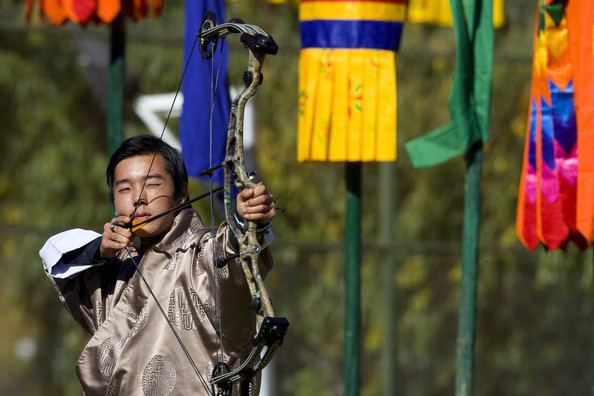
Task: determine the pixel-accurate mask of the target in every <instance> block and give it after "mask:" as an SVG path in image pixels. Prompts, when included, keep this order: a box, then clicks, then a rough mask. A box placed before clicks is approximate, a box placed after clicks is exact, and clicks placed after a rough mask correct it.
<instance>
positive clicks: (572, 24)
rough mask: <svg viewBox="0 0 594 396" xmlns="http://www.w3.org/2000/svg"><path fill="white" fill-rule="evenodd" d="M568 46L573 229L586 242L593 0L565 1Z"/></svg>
mask: <svg viewBox="0 0 594 396" xmlns="http://www.w3.org/2000/svg"><path fill="white" fill-rule="evenodd" d="M567 19H568V27H569V50H570V58H571V62H572V64H573V65H574V66H573V75H574V81H575V83H574V85H575V104H576V105H575V108H576V116H577V142H578V156H579V161H578V176H577V203H576V205H577V213H576V224H577V229H578V231H579V232H580V233H581V235H582V236H583V237H585V239H586V241H587V242H588V244H592V242H594V73H592V70H594V45H593V43H594V4H593V3H592V1H591V0H572V1H570V2H569V4H568V9H567Z"/></svg>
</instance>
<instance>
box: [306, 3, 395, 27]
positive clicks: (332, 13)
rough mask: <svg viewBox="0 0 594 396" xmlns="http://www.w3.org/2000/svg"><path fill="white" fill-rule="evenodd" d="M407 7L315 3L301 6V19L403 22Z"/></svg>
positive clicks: (389, 4) (388, 4) (392, 4)
mask: <svg viewBox="0 0 594 396" xmlns="http://www.w3.org/2000/svg"><path fill="white" fill-rule="evenodd" d="M405 18H406V5H404V4H395V3H380V2H337V1H314V2H305V3H302V4H301V7H300V9H299V19H300V20H302V21H306V20H313V19H334V20H355V19H356V20H382V21H390V22H402V21H404V19H405Z"/></svg>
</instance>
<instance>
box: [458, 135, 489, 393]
mask: <svg viewBox="0 0 594 396" xmlns="http://www.w3.org/2000/svg"><path fill="white" fill-rule="evenodd" d="M482 164H483V149H482V145H481V144H476V145H474V146H472V147H471V148H470V149H469V150H468V152H467V154H466V181H465V186H464V229H463V235H462V281H461V293H460V309H459V316H458V342H457V347H456V396H470V395H472V394H473V392H474V390H473V385H474V378H473V377H474V339H475V332H476V288H477V287H476V283H477V273H478V241H479V224H480V207H481V168H482Z"/></svg>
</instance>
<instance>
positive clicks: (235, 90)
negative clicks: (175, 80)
mask: <svg viewBox="0 0 594 396" xmlns="http://www.w3.org/2000/svg"><path fill="white" fill-rule="evenodd" d="M240 89H241V88H240V87H231V90H230V91H231V97H232V98H233V97H234V96H236V95H238V94H239V92H240ZM173 98H175V93H174V92H171V93H162V94H152V95H142V96H139V97H138V98H137V99H136V100H135V101H134V113H136V115H137V116H138V118H140V119H141V120H142V122H144V124H145V125H146V127H147V128H148V129H149V131H150V132H151V133H152V134H153V135H155V136H157V137H159V136H161V133H163V140H164V141H165V142H167V143H168V144H170V145H171V146H173V147H175V148H176V149H178V150H181V143H180V141H179V137H178V134H177V133H173V132H171V130H170V129H169V127H165V120H166V119H167V114H168V113H169V109H171V104H172V103H173ZM183 103H184V97H183V94H182V93H181V92H180V93H178V95H177V99H175V103H174V104H173V109H171V118H179V117H180V116H181V109H182V104H183ZM196 111H209V109H196ZM163 128H164V129H165V130H164V131H163ZM254 131H255V119H254V106H253V104H252V102H248V103H247V105H246V108H245V113H244V120H243V145H244V149H245V150H246V151H247V150H249V149H250V148H251V147H253V145H254V135H255V134H254ZM226 132H227V131H226V130H225V133H226ZM272 366H273V364H270V365H268V366H267V368H266V369H264V371H263V372H262V384H261V389H260V396H272V394H273V392H274V389H273V385H274V378H273V377H274V374H273V373H274V369H273V368H272Z"/></svg>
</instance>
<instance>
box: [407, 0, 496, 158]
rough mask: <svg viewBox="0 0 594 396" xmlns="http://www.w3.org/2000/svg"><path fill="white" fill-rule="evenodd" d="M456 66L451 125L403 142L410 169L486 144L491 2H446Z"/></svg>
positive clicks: (450, 99)
mask: <svg viewBox="0 0 594 396" xmlns="http://www.w3.org/2000/svg"><path fill="white" fill-rule="evenodd" d="M450 7H451V8H452V17H453V20H454V34H455V38H456V66H455V70H454V81H453V84H452V92H451V93H450V98H449V110H450V116H451V119H452V121H451V122H450V123H449V124H447V125H444V126H442V127H441V128H438V129H436V130H434V131H431V132H429V133H427V134H425V135H423V136H421V137H419V138H416V139H414V140H412V141H410V142H408V143H407V144H406V150H407V151H408V155H409V157H410V159H411V162H412V164H413V166H415V167H424V166H433V165H437V164H439V163H442V162H445V161H447V160H449V159H450V158H452V157H454V156H456V155H459V154H461V153H465V152H466V151H467V150H468V149H469V148H470V147H471V146H472V145H473V144H475V143H477V142H483V143H485V142H487V139H488V135H489V132H488V131H489V108H490V103H491V80H492V71H493V0H450Z"/></svg>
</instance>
